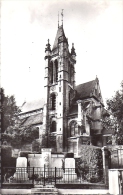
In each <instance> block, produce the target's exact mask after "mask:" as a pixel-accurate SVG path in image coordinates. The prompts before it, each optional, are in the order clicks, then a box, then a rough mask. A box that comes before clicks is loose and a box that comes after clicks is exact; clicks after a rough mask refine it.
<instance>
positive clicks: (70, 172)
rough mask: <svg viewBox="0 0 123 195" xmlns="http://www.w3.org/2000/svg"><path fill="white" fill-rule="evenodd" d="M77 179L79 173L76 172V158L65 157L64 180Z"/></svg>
mask: <svg viewBox="0 0 123 195" xmlns="http://www.w3.org/2000/svg"><path fill="white" fill-rule="evenodd" d="M76 179H77V174H76V173H75V159H74V158H66V159H65V173H64V175H63V180H64V181H67V182H69V181H74V180H76Z"/></svg>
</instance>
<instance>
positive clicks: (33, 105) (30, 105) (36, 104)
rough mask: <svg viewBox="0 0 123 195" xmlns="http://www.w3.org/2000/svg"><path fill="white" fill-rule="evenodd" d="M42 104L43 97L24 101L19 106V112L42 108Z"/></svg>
mask: <svg viewBox="0 0 123 195" xmlns="http://www.w3.org/2000/svg"><path fill="white" fill-rule="evenodd" d="M43 105H44V99H43V98H42V99H39V100H35V101H32V102H25V103H23V105H22V106H21V107H20V109H21V113H20V114H22V113H25V112H30V111H33V110H37V109H40V108H43Z"/></svg>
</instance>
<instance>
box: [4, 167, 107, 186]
mask: <svg viewBox="0 0 123 195" xmlns="http://www.w3.org/2000/svg"><path fill="white" fill-rule="evenodd" d="M2 175H3V177H2V182H3V183H29V184H34V185H44V186H45V185H46V184H52V185H55V184H63V183H66V184H67V183H77V184H78V183H104V173H103V169H92V168H91V169H90V168H88V169H87V168H84V169H81V170H79V169H76V168H75V169H74V168H64V169H62V168H56V167H55V168H48V167H46V166H44V167H28V168H24V167H16V168H15V167H4V168H3V170H2Z"/></svg>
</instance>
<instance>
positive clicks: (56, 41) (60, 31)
mask: <svg viewBox="0 0 123 195" xmlns="http://www.w3.org/2000/svg"><path fill="white" fill-rule="evenodd" d="M61 36H64V37H65V33H64V29H63V26H59V28H58V30H57V34H56V38H55V41H54V45H53V49H55V48H57V47H58V39H59V37H61Z"/></svg>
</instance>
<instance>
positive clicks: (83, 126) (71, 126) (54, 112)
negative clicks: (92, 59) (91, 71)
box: [20, 18, 110, 155]
mask: <svg viewBox="0 0 123 195" xmlns="http://www.w3.org/2000/svg"><path fill="white" fill-rule="evenodd" d="M62 19H63V18H62ZM44 60H45V67H44V68H45V77H44V102H43V105H42V107H41V108H40V106H39V104H38V109H37V111H39V110H41V112H40V113H38V114H36V115H34V114H31V115H33V116H30V112H26V114H25V113H21V114H20V116H21V118H25V117H23V116H25V115H28V117H27V118H26V120H25V119H24V120H23V121H24V122H23V125H25V124H29V123H30V122H31V121H33V125H34V124H35V125H36V124H37V125H38V127H39V138H40V142H41V145H42V147H44V148H52V152H58V153H60V152H72V153H74V154H75V155H78V153H79V148H80V145H94V146H98V147H102V146H103V145H104V144H106V139H107V138H108V136H110V135H109V134H106V135H104V132H103V130H104V129H103V127H102V118H103V117H105V115H106V111H105V109H104V104H103V100H102V95H101V90H100V85H99V79H98V78H97V77H96V78H95V79H94V80H92V81H89V82H86V83H82V84H79V85H76V81H75V74H76V72H75V69H76V51H75V47H74V44H72V46H71V50H70V51H69V44H68V39H67V38H66V36H65V32H64V28H63V20H62V25H59V22H58V29H57V33H56V37H55V41H54V44H53V47H52V48H51V45H50V42H49V39H48V42H47V44H46V48H45V57H44ZM24 106H26V105H24ZM33 107H34V106H33ZM22 108H23V107H22ZM26 109H27V107H26ZM28 110H29V109H28ZM33 110H34V111H35V113H37V112H36V109H33ZM24 114H25V115H24ZM39 115H40V116H39ZM30 117H31V118H30ZM32 119H34V120H32ZM37 121H38V122H37Z"/></svg>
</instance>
